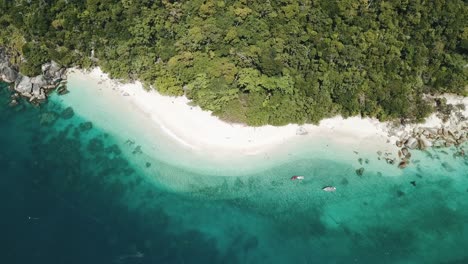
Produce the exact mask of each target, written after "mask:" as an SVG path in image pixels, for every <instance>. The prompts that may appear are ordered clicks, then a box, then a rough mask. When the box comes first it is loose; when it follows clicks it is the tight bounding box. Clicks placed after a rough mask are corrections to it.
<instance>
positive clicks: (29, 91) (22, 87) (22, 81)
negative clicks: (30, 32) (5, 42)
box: [0, 48, 67, 106]
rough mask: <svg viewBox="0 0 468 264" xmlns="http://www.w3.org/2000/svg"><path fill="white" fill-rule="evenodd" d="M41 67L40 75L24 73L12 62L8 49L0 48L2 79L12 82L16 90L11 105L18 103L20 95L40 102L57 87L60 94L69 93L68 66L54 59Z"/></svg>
mask: <svg viewBox="0 0 468 264" xmlns="http://www.w3.org/2000/svg"><path fill="white" fill-rule="evenodd" d="M41 69H42V74H41V75H38V76H34V77H29V76H25V75H22V74H21V73H20V72H19V71H18V67H17V66H16V65H14V64H12V63H11V62H10V57H9V56H8V53H7V51H6V50H5V49H3V48H0V80H2V81H4V82H6V83H10V84H12V85H13V89H14V90H15V91H16V93H15V94H14V95H13V96H12V98H11V103H10V105H12V106H14V105H16V104H17V103H18V99H19V97H20V96H22V97H26V98H28V100H29V102H32V103H40V102H42V101H45V100H46V98H47V94H48V93H49V92H50V91H52V90H55V89H57V92H58V93H59V94H65V93H67V90H66V87H65V84H66V68H64V67H62V66H60V65H59V64H58V63H56V62H54V61H52V62H49V63H45V64H44V65H42V68H41Z"/></svg>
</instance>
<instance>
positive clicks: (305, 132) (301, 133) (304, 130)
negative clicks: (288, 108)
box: [296, 127, 308, 136]
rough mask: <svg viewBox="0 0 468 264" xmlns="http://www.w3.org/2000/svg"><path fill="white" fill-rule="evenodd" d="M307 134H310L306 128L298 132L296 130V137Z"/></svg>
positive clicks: (299, 129)
mask: <svg viewBox="0 0 468 264" xmlns="http://www.w3.org/2000/svg"><path fill="white" fill-rule="evenodd" d="M307 134H308V132H307V130H306V129H305V128H304V127H298V128H297V130H296V135H300V136H303V135H307Z"/></svg>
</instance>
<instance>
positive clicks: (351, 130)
mask: <svg viewBox="0 0 468 264" xmlns="http://www.w3.org/2000/svg"><path fill="white" fill-rule="evenodd" d="M68 76H69V79H80V80H88V81H92V82H95V83H96V86H97V87H99V88H97V89H100V90H106V91H107V92H113V93H118V94H119V95H120V96H121V97H123V98H125V101H126V102H128V103H129V104H132V105H133V107H136V108H138V109H139V110H140V111H141V112H142V113H144V114H145V115H146V116H148V117H150V118H151V120H152V121H153V122H154V123H155V124H157V126H159V127H160V128H161V130H162V131H164V132H165V133H166V134H167V135H168V136H170V137H171V138H172V139H173V140H174V141H176V142H178V143H179V144H180V145H182V146H184V147H186V148H190V149H191V150H193V151H197V152H207V151H208V152H210V151H226V152H230V153H237V154H240V155H257V154H262V153H266V152H267V151H268V150H271V149H272V148H277V147H280V146H284V144H285V143H287V142H291V141H294V140H301V141H302V140H314V139H320V138H327V139H331V140H332V141H335V142H337V143H338V144H346V145H350V146H353V147H361V148H367V147H370V146H369V144H366V143H369V142H372V149H381V150H383V149H387V150H396V149H395V148H393V146H394V144H393V143H394V142H395V141H396V138H395V139H392V138H389V137H388V136H387V134H388V130H387V127H386V125H385V123H380V122H379V121H378V120H376V119H370V118H364V119H363V118H359V117H352V118H348V119H343V118H342V117H335V118H329V119H324V120H322V121H321V122H320V125H318V126H316V125H302V126H299V125H295V124H290V125H286V126H281V127H274V126H262V127H248V126H244V125H241V124H229V123H226V122H224V121H221V120H220V119H219V118H217V117H215V116H212V115H211V113H210V112H207V111H203V110H201V109H200V107H192V106H190V105H189V104H188V103H189V100H188V99H187V98H186V97H168V96H162V95H160V94H159V93H157V92H156V91H149V92H148V91H146V90H144V89H143V86H142V85H141V83H139V82H134V83H127V84H124V83H120V82H118V81H115V80H111V79H110V78H109V77H108V75H107V74H105V73H103V72H102V71H101V70H100V69H99V68H95V69H93V70H92V71H90V72H85V71H83V70H77V69H71V70H70V71H69V75H68ZM72 92H73V91H72ZM301 131H306V132H307V133H306V134H305V135H300V134H301V133H300V132H301Z"/></svg>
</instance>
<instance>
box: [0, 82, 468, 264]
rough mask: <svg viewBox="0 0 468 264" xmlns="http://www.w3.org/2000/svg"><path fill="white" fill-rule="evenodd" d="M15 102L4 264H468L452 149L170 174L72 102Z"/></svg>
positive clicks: (459, 160)
mask: <svg viewBox="0 0 468 264" xmlns="http://www.w3.org/2000/svg"><path fill="white" fill-rule="evenodd" d="M8 94H9V92H8V91H7V89H6V88H1V89H0V131H1V137H0V146H1V152H0V166H1V168H2V169H1V171H2V173H1V177H0V181H1V184H0V199H1V201H3V203H0V206H1V207H0V209H1V211H2V212H4V213H3V214H2V217H1V218H0V226H2V227H3V232H2V239H0V248H1V252H2V255H1V258H2V259H3V260H2V263H466V262H467V261H468V253H467V252H466V250H465V248H466V244H467V243H468V173H467V164H468V159H467V157H455V158H454V157H453V154H454V153H455V152H456V150H455V149H435V150H430V151H428V152H419V153H418V152H414V153H413V162H412V164H411V166H410V167H408V168H407V169H405V170H404V171H403V172H401V171H399V170H395V169H392V168H390V167H389V165H387V164H385V162H383V161H379V160H377V155H375V156H374V155H373V156H370V154H362V153H360V154H354V153H353V152H351V151H350V153H349V155H348V158H346V159H345V158H333V157H334V156H333V153H335V152H336V157H338V156H342V155H343V154H342V152H343V151H340V153H337V152H338V151H339V149H338V147H337V146H330V148H329V149H327V150H324V149H317V150H308V151H306V150H305V151H303V152H300V153H308V154H307V155H306V154H301V155H303V156H301V155H296V156H294V157H291V158H288V159H285V160H281V161H275V164H276V165H274V163H271V165H270V166H269V167H267V168H262V169H261V170H257V171H246V172H245V173H241V174H240V175H238V176H235V177H233V176H231V177H228V175H231V172H230V171H228V170H224V168H223V167H219V168H211V171H209V172H206V173H204V172H200V170H198V169H197V170H190V168H188V167H187V166H184V167H183V168H181V167H177V166H174V165H173V164H171V163H168V162H166V159H164V158H163V157H162V155H163V154H160V155H161V156H158V155H157V153H158V149H152V150H151V151H149V150H148V146H147V145H146V142H145V141H144V140H143V139H142V138H141V137H139V135H137V134H133V135H132V134H131V133H136V132H134V131H130V132H128V131H127V132H125V133H130V134H127V135H125V137H121V136H119V133H120V134H122V132H121V131H119V130H117V131H111V130H109V129H105V128H104V127H105V126H102V125H100V124H96V123H93V124H92V128H90V126H89V123H86V122H88V121H89V120H91V119H92V118H90V117H86V116H83V115H78V114H76V113H79V112H80V111H79V109H76V108H77V107H75V109H74V110H75V111H74V112H75V114H74V115H73V116H71V115H72V114H71V111H69V110H68V111H64V110H65V109H66V107H68V105H67V102H66V100H64V101H63V100H62V99H60V98H55V99H54V98H53V99H52V100H50V102H49V103H48V104H47V105H42V106H41V107H38V108H35V107H32V106H29V105H28V104H21V106H16V107H14V108H11V107H9V106H8V105H7V104H8V96H9V95H8ZM91 103H92V102H90V104H91ZM80 107H81V106H80ZM82 107H86V105H83V106H82ZM127 136H132V137H131V139H132V141H131V142H129V141H127V140H126V138H128V137H127ZM139 138H140V141H139V140H138V139H139ZM138 146H140V147H138ZM312 152H314V153H316V152H323V153H320V155H312V154H311V153H312ZM154 153H156V154H154ZM320 157H321V158H320ZM359 158H362V159H363V162H362V165H361V164H359V162H358V159H359ZM366 158H367V159H369V163H368V164H367V163H366V162H365V159H366ZM361 166H362V167H364V168H365V169H366V170H365V172H364V174H363V175H362V176H361V177H359V176H357V175H356V173H355V170H356V169H357V168H359V167H361ZM293 174H303V175H306V179H305V180H303V181H300V182H295V181H290V180H289V177H290V175H293ZM412 181H414V182H415V183H414V184H415V186H414V185H413V184H411V182H412ZM327 185H334V186H336V187H337V192H335V193H327V192H323V191H322V190H321V188H322V187H323V186H327ZM4 238H5V239H4ZM138 253H141V254H138Z"/></svg>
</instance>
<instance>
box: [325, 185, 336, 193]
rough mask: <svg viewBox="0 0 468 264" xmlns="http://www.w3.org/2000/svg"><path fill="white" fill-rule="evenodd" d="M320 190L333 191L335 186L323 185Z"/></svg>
mask: <svg viewBox="0 0 468 264" xmlns="http://www.w3.org/2000/svg"><path fill="white" fill-rule="evenodd" d="M322 190H324V191H326V192H334V191H336V187H335V186H325V187H323V188H322Z"/></svg>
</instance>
